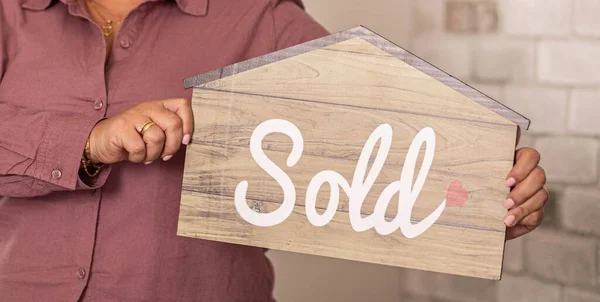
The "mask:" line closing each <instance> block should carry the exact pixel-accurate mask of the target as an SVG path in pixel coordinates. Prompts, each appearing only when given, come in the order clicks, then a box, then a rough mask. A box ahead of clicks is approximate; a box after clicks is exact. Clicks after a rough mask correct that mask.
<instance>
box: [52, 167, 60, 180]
mask: <svg viewBox="0 0 600 302" xmlns="http://www.w3.org/2000/svg"><path fill="white" fill-rule="evenodd" d="M61 177H62V172H60V170H58V169H55V170H53V171H52V178H54V179H60V178H61Z"/></svg>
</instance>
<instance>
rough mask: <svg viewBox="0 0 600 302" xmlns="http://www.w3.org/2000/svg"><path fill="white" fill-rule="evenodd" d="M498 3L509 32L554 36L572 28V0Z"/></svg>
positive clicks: (529, 0)
mask: <svg viewBox="0 0 600 302" xmlns="http://www.w3.org/2000/svg"><path fill="white" fill-rule="evenodd" d="M498 5H499V11H500V20H501V21H500V23H501V28H502V29H503V31H504V32H506V33H507V34H514V35H527V36H552V37H554V36H566V35H568V34H569V32H570V30H571V0H499V1H498Z"/></svg>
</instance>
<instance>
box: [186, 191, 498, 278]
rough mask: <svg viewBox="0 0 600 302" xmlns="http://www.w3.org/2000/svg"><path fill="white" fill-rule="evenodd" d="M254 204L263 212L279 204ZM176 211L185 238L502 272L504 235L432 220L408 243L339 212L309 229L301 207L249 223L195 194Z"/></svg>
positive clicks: (458, 271)
mask: <svg viewBox="0 0 600 302" xmlns="http://www.w3.org/2000/svg"><path fill="white" fill-rule="evenodd" d="M254 202H255V203H256V204H257V205H258V206H259V207H261V209H262V210H263V211H265V212H270V211H273V210H275V209H276V208H277V207H278V204H274V203H270V202H264V201H254ZM180 215H181V223H180V224H179V228H178V231H177V233H178V234H179V235H181V236H186V237H195V238H202V239H208V240H217V241H222V242H228V243H233V244H243V245H250V246H261V247H266V248H269V249H277V250H283V251H294V252H299V253H305V254H311V255H319V256H326V257H333V258H340V259H347V260H355V261H362V262H369V263H376V264H383V265H392V266H401V267H406V268H413V269H420V270H427V271H433V272H442V273H448V274H455V275H464V276H477V277H481V278H485V279H493V280H497V279H499V278H500V274H501V271H500V267H501V264H502V250H503V243H504V234H503V233H499V232H488V231H483V230H464V229H462V228H458V227H454V226H446V225H439V224H436V225H434V226H433V227H432V228H431V229H429V230H428V231H427V232H426V233H424V234H423V235H422V236H420V237H418V238H416V239H412V241H407V239H406V238H404V237H403V236H402V234H400V233H399V232H396V233H394V234H391V235H387V236H381V235H379V234H377V233H376V232H375V231H374V230H369V231H365V232H360V233H357V232H355V231H354V230H352V228H351V227H350V222H349V220H348V216H347V215H344V214H343V213H338V214H336V215H335V217H334V218H333V221H332V222H331V223H330V224H328V225H326V226H323V227H314V226H312V225H311V224H309V223H307V221H306V215H305V212H304V207H300V206H296V207H295V210H294V212H293V213H292V214H291V215H290V217H289V218H288V219H287V220H286V221H285V222H283V223H282V224H279V225H277V226H274V227H269V228H259V227H249V226H248V225H247V224H246V223H244V222H243V221H242V220H241V219H240V218H239V216H238V215H237V212H236V210H235V207H234V206H233V203H232V202H230V200H229V198H228V197H227V196H218V195H217V196H215V195H208V194H204V193H195V192H186V194H185V195H183V196H182V201H181V214H180Z"/></svg>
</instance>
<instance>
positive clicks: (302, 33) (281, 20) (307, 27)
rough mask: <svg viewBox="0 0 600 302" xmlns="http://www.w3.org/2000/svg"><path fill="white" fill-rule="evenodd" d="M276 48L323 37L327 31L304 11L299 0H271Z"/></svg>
mask: <svg viewBox="0 0 600 302" xmlns="http://www.w3.org/2000/svg"><path fill="white" fill-rule="evenodd" d="M271 5H272V7H273V23H274V28H275V30H274V31H275V47H276V50H280V49H283V48H287V47H290V46H294V45H297V44H300V43H304V42H308V41H311V40H314V39H318V38H321V37H324V36H326V35H328V34H329V32H328V31H327V30H326V29H325V28H324V27H323V26H321V25H320V24H319V23H318V22H317V21H315V20H314V19H313V18H312V17H311V16H310V15H309V14H308V13H306V11H305V10H304V5H303V4H302V1H301V0H271Z"/></svg>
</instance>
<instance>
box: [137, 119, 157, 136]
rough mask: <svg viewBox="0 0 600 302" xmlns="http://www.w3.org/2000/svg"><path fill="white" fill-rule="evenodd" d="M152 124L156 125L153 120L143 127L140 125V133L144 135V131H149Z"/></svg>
mask: <svg viewBox="0 0 600 302" xmlns="http://www.w3.org/2000/svg"><path fill="white" fill-rule="evenodd" d="M152 125H154V122H153V121H148V122H146V123H145V124H144V125H142V127H140V134H141V135H142V136H144V133H146V131H148V129H150V127H152Z"/></svg>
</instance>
